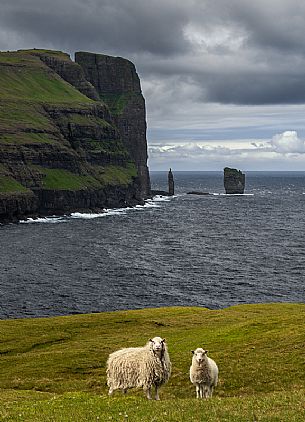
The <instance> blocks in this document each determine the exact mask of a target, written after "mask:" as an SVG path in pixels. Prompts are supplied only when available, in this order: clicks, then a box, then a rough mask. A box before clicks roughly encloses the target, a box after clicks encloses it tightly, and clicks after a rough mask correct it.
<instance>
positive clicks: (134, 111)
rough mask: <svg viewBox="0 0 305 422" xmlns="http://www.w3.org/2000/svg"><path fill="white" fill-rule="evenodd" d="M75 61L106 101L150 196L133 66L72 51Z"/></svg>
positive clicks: (142, 117) (138, 89)
mask: <svg viewBox="0 0 305 422" xmlns="http://www.w3.org/2000/svg"><path fill="white" fill-rule="evenodd" d="M75 62H76V63H78V64H79V65H80V66H81V67H82V69H83V71H84V74H85V78H86V80H88V81H89V82H90V83H91V84H92V85H93V86H94V88H95V89H96V91H97V93H98V94H99V96H100V98H101V99H102V100H103V101H104V102H105V103H106V104H107V106H108V107H109V109H110V111H111V114H112V116H113V118H114V122H115V125H116V126H117V127H118V129H119V132H120V136H121V138H122V141H123V143H124V145H125V146H126V148H127V150H128V152H129V154H130V155H131V156H132V157H134V160H135V163H136V166H137V171H138V174H139V177H140V184H141V194H142V195H143V196H144V197H145V196H149V194H150V179H149V172H148V168H147V141H146V120H145V116H146V111H145V100H144V98H143V95H142V92H141V86H140V80H139V77H138V75H137V72H136V69H135V66H134V64H133V63H131V62H130V61H129V60H126V59H123V58H121V57H110V56H105V55H102V54H93V53H85V52H77V53H75Z"/></svg>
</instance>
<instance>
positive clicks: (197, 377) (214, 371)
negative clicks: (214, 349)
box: [190, 347, 218, 399]
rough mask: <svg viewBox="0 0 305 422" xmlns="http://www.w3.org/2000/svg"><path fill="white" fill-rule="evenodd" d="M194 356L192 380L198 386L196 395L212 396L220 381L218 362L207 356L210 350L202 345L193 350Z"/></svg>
mask: <svg viewBox="0 0 305 422" xmlns="http://www.w3.org/2000/svg"><path fill="white" fill-rule="evenodd" d="M192 353H193V358H192V365H191V367H190V380H191V383H192V384H194V385H195V387H196V397H197V399H199V398H208V397H212V394H213V388H214V387H215V386H216V385H217V382H218V367H217V365H216V362H215V361H214V360H213V359H211V358H209V357H208V356H207V354H208V351H207V350H204V349H202V348H201V347H199V348H197V349H196V350H192Z"/></svg>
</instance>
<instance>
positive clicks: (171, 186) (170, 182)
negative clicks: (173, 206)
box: [168, 169, 175, 196]
mask: <svg viewBox="0 0 305 422" xmlns="http://www.w3.org/2000/svg"><path fill="white" fill-rule="evenodd" d="M168 194H169V195H170V196H173V195H174V194H175V184H174V176H173V172H172V169H169V172H168Z"/></svg>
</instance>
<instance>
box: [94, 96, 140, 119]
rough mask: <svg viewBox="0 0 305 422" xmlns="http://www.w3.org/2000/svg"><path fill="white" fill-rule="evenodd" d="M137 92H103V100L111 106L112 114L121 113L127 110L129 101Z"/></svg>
mask: <svg viewBox="0 0 305 422" xmlns="http://www.w3.org/2000/svg"><path fill="white" fill-rule="evenodd" d="M135 95H137V94H135V93H133V92H127V93H123V94H103V95H100V97H101V100H102V101H104V103H105V104H107V106H108V107H109V110H110V112H111V114H114V115H116V116H117V115H120V114H122V113H123V111H124V110H125V108H126V106H127V104H128V102H129V101H130V100H131V99H132V98H133V97H134V96H135Z"/></svg>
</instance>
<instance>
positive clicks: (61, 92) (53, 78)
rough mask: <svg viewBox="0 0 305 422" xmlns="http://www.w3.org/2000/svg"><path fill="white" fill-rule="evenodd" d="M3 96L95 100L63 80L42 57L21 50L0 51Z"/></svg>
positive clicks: (1, 90)
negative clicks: (43, 61)
mask: <svg viewBox="0 0 305 422" xmlns="http://www.w3.org/2000/svg"><path fill="white" fill-rule="evenodd" d="M0 92H1V98H2V99H15V100H16V99H18V100H31V101H36V102H49V103H93V101H92V100H90V99H89V98H88V97H86V96H85V95H83V94H81V93H80V92H79V91H78V90H77V89H75V88H74V87H73V86H72V85H70V84H68V83H67V82H65V81H64V80H63V79H61V78H60V77H59V76H58V75H57V74H56V73H55V72H54V71H52V70H51V69H49V68H48V67H47V66H46V65H45V64H43V63H42V62H41V60H40V59H39V57H36V56H31V55H29V54H24V53H22V52H19V53H18V52H13V53H0Z"/></svg>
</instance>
